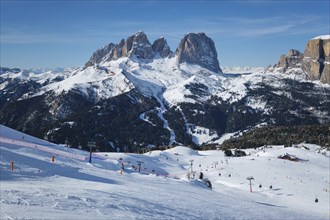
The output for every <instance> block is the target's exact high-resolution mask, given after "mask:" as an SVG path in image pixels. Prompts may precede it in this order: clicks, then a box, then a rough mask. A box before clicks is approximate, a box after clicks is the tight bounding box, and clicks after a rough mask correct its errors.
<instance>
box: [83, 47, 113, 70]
mask: <svg viewBox="0 0 330 220" xmlns="http://www.w3.org/2000/svg"><path fill="white" fill-rule="evenodd" d="M115 47H116V45H115V44H113V43H110V44H108V45H106V46H104V47H102V48H100V49H98V50H96V51H95V52H94V53H93V55H92V57H91V58H90V59H89V60H88V62H87V63H86V64H85V66H93V65H94V64H95V63H100V62H101V61H102V60H103V59H104V58H105V57H106V56H107V55H109V56H112V53H113V50H114V48H115Z"/></svg>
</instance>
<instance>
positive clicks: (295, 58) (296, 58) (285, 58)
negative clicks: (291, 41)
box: [276, 49, 304, 73]
mask: <svg viewBox="0 0 330 220" xmlns="http://www.w3.org/2000/svg"><path fill="white" fill-rule="evenodd" d="M303 56H304V54H302V53H301V52H300V51H299V50H295V49H290V50H289V52H288V54H287V55H282V56H281V57H280V60H279V62H278V64H277V65H276V67H279V68H281V71H282V72H283V73H284V72H286V71H287V70H288V69H290V68H301V61H302V58H303Z"/></svg>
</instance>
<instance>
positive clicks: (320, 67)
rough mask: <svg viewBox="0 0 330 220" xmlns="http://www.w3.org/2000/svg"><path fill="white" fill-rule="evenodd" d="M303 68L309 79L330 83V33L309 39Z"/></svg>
mask: <svg viewBox="0 0 330 220" xmlns="http://www.w3.org/2000/svg"><path fill="white" fill-rule="evenodd" d="M302 68H303V70H304V71H305V72H306V73H307V74H308V78H309V79H311V80H320V81H321V82H323V83H329V84H330V35H327V36H320V37H316V38H313V39H311V40H310V41H308V43H307V46H306V49H305V52H304V59H303V61H302Z"/></svg>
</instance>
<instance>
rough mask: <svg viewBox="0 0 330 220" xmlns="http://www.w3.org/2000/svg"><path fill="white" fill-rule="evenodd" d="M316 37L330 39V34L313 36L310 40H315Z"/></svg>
mask: <svg viewBox="0 0 330 220" xmlns="http://www.w3.org/2000/svg"><path fill="white" fill-rule="evenodd" d="M317 39H321V40H328V39H330V35H321V36H317V37H314V38H313V39H312V40H317Z"/></svg>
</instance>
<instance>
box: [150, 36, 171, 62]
mask: <svg viewBox="0 0 330 220" xmlns="http://www.w3.org/2000/svg"><path fill="white" fill-rule="evenodd" d="M152 49H153V50H154V52H155V54H157V53H158V54H159V55H160V56H161V57H168V56H169V55H170V54H171V50H170V47H169V46H168V44H167V42H166V40H165V38H164V37H161V38H158V39H157V40H155V41H154V43H153V44H152Z"/></svg>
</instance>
